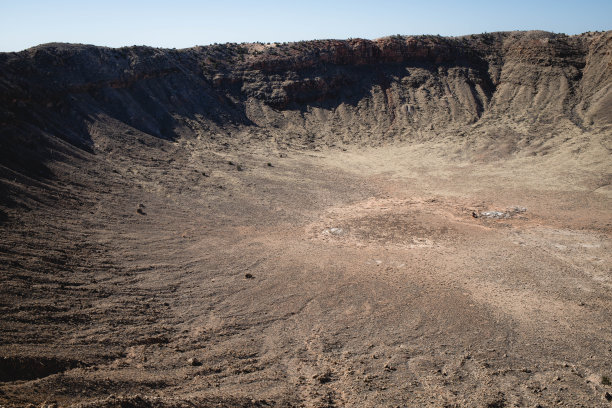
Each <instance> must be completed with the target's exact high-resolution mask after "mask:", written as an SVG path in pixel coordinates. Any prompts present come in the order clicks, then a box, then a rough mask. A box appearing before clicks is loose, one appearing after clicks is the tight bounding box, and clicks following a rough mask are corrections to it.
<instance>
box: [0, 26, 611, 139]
mask: <svg viewBox="0 0 612 408" xmlns="http://www.w3.org/2000/svg"><path fill="white" fill-rule="evenodd" d="M611 50H612V32H605V33H587V34H582V35H578V36H566V35H562V34H552V33H546V32H507V33H493V34H481V35H472V36H465V37H457V38H444V37H438V36H420V37H402V36H394V37H387V38H383V39H379V40H375V41H370V40H363V39H351V40H345V41H338V40H326V41H310V42H300V43H289V44H278V43H277V44H241V45H238V44H224V45H212V46H208V47H194V48H190V49H184V50H167V49H155V48H149V47H129V48H121V49H110V48H104V47H95V46H87V45H70V44H47V45H41V46H38V47H34V48H31V49H28V50H25V51H22V52H19V53H8V54H6V53H5V54H0V68H1V69H0V72H1V74H0V123H1V124H2V133H3V135H2V138H3V140H4V141H6V140H7V137H8V136H7V134H18V133H20V132H23V131H24V130H23V129H24V127H25V126H29V127H32V126H34V127H37V128H40V129H43V130H45V129H46V131H48V132H50V133H53V134H56V135H58V136H59V137H60V138H62V139H64V140H68V141H69V142H70V143H73V144H77V145H79V146H82V147H83V148H87V146H88V140H87V123H89V122H90V121H91V120H95V119H94V118H95V116H96V115H98V114H100V113H104V114H105V115H108V116H110V117H112V118H115V119H117V120H119V121H121V122H123V123H125V124H127V125H129V126H132V127H134V128H136V129H139V130H141V131H144V132H146V133H149V134H152V135H155V136H158V137H162V138H175V137H177V135H179V134H180V133H185V132H189V131H190V129H191V131H192V132H199V133H205V132H206V131H207V129H214V128H219V127H221V128H222V127H225V126H257V127H258V129H260V130H265V129H274V130H278V129H280V130H283V131H284V132H285V134H286V135H287V137H293V136H295V137H310V138H312V137H315V138H318V139H320V140H323V141H325V142H328V143H335V142H337V141H342V142H345V143H348V142H352V141H360V142H366V143H368V142H373V143H378V142H380V141H383V140H397V139H402V140H409V139H411V138H416V137H424V136H426V137H435V136H436V135H438V134H441V133H446V132H462V131H465V130H466V129H470V128H471V127H473V126H481V127H482V126H485V125H487V126H488V125H490V126H497V127H499V125H500V124H502V123H503V124H504V125H503V126H504V127H505V128H507V129H511V130H512V131H516V132H522V133H524V134H528V133H530V132H532V131H535V129H536V128H537V130H538V132H539V133H541V132H542V129H543V130H544V133H554V132H555V131H557V130H558V129H560V128H567V127H568V126H570V127H578V128H580V129H591V130H598V129H599V130H603V131H607V130H609V129H610V125H611V124H612V114H611V113H610V111H611V109H610V106H612V96H611V95H612V68H611V65H610V64H611V63H610V61H611V60H612V58H611ZM292 135H293V136H292ZM3 143H4V142H3Z"/></svg>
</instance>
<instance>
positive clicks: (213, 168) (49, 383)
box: [0, 32, 612, 408]
mask: <svg viewBox="0 0 612 408" xmlns="http://www.w3.org/2000/svg"><path fill="white" fill-rule="evenodd" d="M245 47H246V48H245ZM258 47H259V48H258ZM611 50H612V32H607V33H587V34H584V35H580V36H572V37H568V36H563V35H557V34H550V33H542V32H528V33H495V34H491V35H488V34H487V35H479V36H469V37H465V38H455V39H444V38H442V37H434V36H426V37H419V38H416V39H415V38H409V37H399V38H387V39H382V40H379V41H377V42H367V41H365V40H349V41H345V42H339V41H322V42H308V43H298V44H288V45H278V46H277V45H274V46H271V45H269V46H266V47H264V46H263V45H261V44H259V45H255V44H251V45H249V46H248V47H247V46H244V47H243V48H237V46H236V45H226V46H223V47H222V46H211V47H209V48H202V47H200V48H194V49H189V50H179V51H175V50H158V49H151V48H146V47H132V48H129V49H118V50H112V49H104V48H99V47H92V46H81V45H65V44H64V45H57V44H56V45H47V46H41V47H36V48H33V49H30V50H26V51H24V52H22V53H14V54H0V68H2V70H0V90H1V91H2V92H0V406H6V407H23V406H30V407H31V406H32V405H33V406H35V407H49V408H50V407H55V406H59V407H64V406H74V407H195V406H198V407H200V406H202V407H236V406H238V407H240V406H243V407H266V406H278V407H302V406H304V407H334V406H337V407H342V406H347V407H379V406H390V407H398V406H399V407H403V406H408V407H412V406H433V407H489V408H495V407H513V406H519V407H522V406H527V407H537V406H541V407H550V406H568V407H609V406H612V385H611V378H612V314H611V310H612V250H611V247H612V241H611V238H612V190H611V188H610V183H611V181H612V161H611V160H610V158H611V155H610V154H611V152H612V142H611V140H612V136H611V135H612V133H611V132H612V111H611V110H610V104H609V101H610V100H612V99H610V95H612V66H610V63H609V61H610V58H609V57H610V55H611V54H610V52H611ZM239 56H242V57H243V59H242V60H239ZM232 61H234V62H232ZM368 64H369V65H368ZM402 64H403V65H402ZM200 70H202V71H200ZM214 70H217V71H214ZM400 74H401V75H400Z"/></svg>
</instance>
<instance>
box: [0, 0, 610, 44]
mask: <svg viewBox="0 0 612 408" xmlns="http://www.w3.org/2000/svg"><path fill="white" fill-rule="evenodd" d="M532 29H540V30H546V31H553V32H562V33H566V34H577V33H581V32H585V31H595V30H610V29H612V0H583V1H566V0H556V1H555V0H545V1H538V0H531V1H527V0H514V1H507V0H506V1H495V0H489V1H481V0H474V1H469V0H464V1H450V0H418V1H392V0H370V1H362V0H352V1H346V0H340V1H332V0H327V1H322V0H310V1H301V2H292V1H287V0H284V1H281V0H275V1H273V0H269V1H266V0H260V1H244V0H234V1H228V0H219V1H192V0H174V1H157V0H150V1H129V0H122V1H119V0H106V1H101V0H97V1H96V0H79V1H76V0H45V1H43V0H0V51H19V50H22V49H25V48H28V47H31V46H34V45H37V44H41V43H47V42H73V43H85V44H96V45H106V46H112V47H120V46H124V45H134V44H136V45H151V46H155V47H169V48H172V47H176V48H184V47H191V46H193V45H205V44H211V43H215V42H218V43H225V42H254V41H263V42H273V41H280V42H284V41H299V40H311V39H323V38H340V39H343V38H349V37H361V38H378V37H383V36H386V35H392V34H405V35H409V34H440V35H450V36H455V35H464V34H473V33H481V32H485V31H487V32H492V31H507V30H532Z"/></svg>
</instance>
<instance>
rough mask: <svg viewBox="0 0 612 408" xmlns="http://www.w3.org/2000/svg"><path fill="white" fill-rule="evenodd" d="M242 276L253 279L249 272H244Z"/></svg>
mask: <svg viewBox="0 0 612 408" xmlns="http://www.w3.org/2000/svg"><path fill="white" fill-rule="evenodd" d="M244 278H245V279H255V277H254V276H253V275H252V274H250V273H245V274H244Z"/></svg>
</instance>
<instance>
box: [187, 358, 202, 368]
mask: <svg viewBox="0 0 612 408" xmlns="http://www.w3.org/2000/svg"><path fill="white" fill-rule="evenodd" d="M187 364H189V365H190V366H194V367H197V366H201V365H202V362H201V361H200V360H198V359H197V358H195V357H191V358H190V359H189V360H187Z"/></svg>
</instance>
